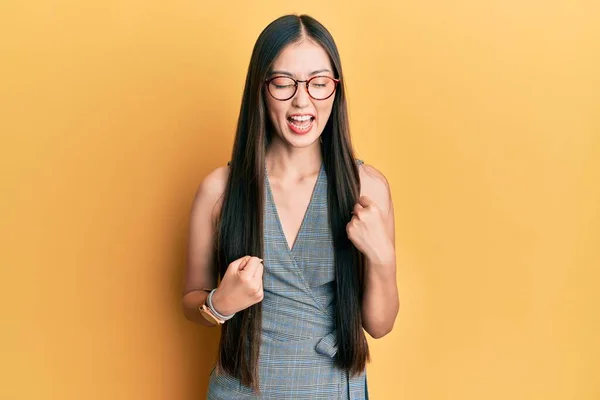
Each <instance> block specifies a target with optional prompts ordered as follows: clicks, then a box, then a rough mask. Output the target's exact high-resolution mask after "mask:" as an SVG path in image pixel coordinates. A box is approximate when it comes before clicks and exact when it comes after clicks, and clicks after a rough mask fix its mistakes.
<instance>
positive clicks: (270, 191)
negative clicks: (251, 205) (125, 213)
mask: <svg viewBox="0 0 600 400" xmlns="http://www.w3.org/2000/svg"><path fill="white" fill-rule="evenodd" d="M323 170H324V164H323V163H321V166H320V167H319V173H318V174H317V180H316V181H315V185H314V186H313V189H312V193H311V195H310V200H309V202H308V206H306V210H305V211H304V216H303V217H302V222H301V223H300V227H299V228H298V232H297V233H296V236H295V238H294V243H292V244H291V245H290V243H289V242H288V239H287V237H286V236H285V231H284V230H283V224H282V222H281V218H280V217H279V210H278V209H277V204H276V203H275V196H273V190H272V189H271V182H270V180H269V174H268V172H267V166H266V164H265V178H266V179H265V182H266V186H267V193H268V196H269V199H270V200H271V204H272V206H273V210H274V213H275V219H276V220H277V225H278V226H279V234H280V235H281V237H282V238H283V242H284V243H285V247H286V248H287V251H288V252H289V253H290V254H292V253H293V252H294V249H295V248H296V247H297V245H298V242H299V240H300V237H301V236H300V235H301V234H302V232H303V231H304V225H306V220H307V219H308V216H309V214H310V212H311V210H312V208H313V203H314V199H315V195H316V193H317V189H318V187H319V183H320V182H321V175H322V174H323Z"/></svg>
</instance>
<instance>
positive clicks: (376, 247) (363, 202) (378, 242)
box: [346, 196, 394, 265]
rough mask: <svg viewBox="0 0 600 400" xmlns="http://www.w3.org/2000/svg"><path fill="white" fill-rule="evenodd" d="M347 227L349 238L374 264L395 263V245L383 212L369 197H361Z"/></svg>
mask: <svg viewBox="0 0 600 400" xmlns="http://www.w3.org/2000/svg"><path fill="white" fill-rule="evenodd" d="M352 214H353V215H352V219H351V220H350V222H349V223H348V225H346V232H347V233H348V238H349V239H350V240H351V241H352V243H354V245H355V246H356V248H357V249H358V250H360V251H361V252H362V253H363V254H364V255H365V257H366V258H367V259H368V260H369V261H370V262H371V263H374V264H378V265H387V264H390V263H393V262H394V261H393V260H394V245H393V243H392V240H391V238H390V237H389V235H388V233H387V229H386V221H385V216H384V213H383V211H382V210H381V209H380V208H379V207H378V206H377V205H376V204H375V202H374V201H373V200H371V199H370V198H369V197H367V196H361V197H360V198H359V199H358V203H357V204H356V205H355V206H354V210H353V211H352Z"/></svg>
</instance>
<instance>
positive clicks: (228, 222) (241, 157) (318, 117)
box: [183, 15, 399, 400]
mask: <svg viewBox="0 0 600 400" xmlns="http://www.w3.org/2000/svg"><path fill="white" fill-rule="evenodd" d="M349 131H350V130H349V123H348V112H347V106H346V96H345V93H344V78H343V74H342V66H341V63H340V56H339V54H338V50H337V47H336V45H335V42H334V40H333V38H332V36H331V34H330V33H329V32H328V31H327V29H325V27H324V26H323V25H321V24H320V23H319V22H317V21H316V20H315V19H313V18H311V17H309V16H306V15H301V16H296V15H287V16H284V17H281V18H279V19H277V20H275V21H273V22H272V23H271V24H269V25H268V26H267V27H266V28H265V30H264V31H263V32H262V33H261V35H260V36H259V38H258V40H257V42H256V44H255V47H254V50H253V53H252V57H251V60H250V66H249V68H248V75H247V78H246V85H245V89H244V94H243V99H242V106H241V110H240V115H239V120H238V126H237V133H236V138H235V143H234V146H233V154H232V157H231V161H230V163H228V166H223V167H220V168H217V169H216V170H215V171H213V172H212V173H210V174H209V175H208V176H207V177H206V178H205V179H204V181H203V182H202V183H201V185H200V187H199V189H198V192H197V194H196V197H195V200H194V204H193V207H192V213H191V222H190V236H189V247H188V263H187V274H186V283H185V289H184V291H185V292H184V296H183V305H184V310H185V311H184V312H185V315H186V317H187V318H189V319H190V320H192V321H194V322H198V323H200V324H203V325H207V326H215V325H220V326H221V341H220V346H219V356H218V360H217V362H216V365H215V368H213V371H212V372H211V375H210V381H209V390H208V399H222V400H232V399H277V400H283V399H294V400H298V399H327V400H332V399H367V398H368V392H367V381H366V374H365V364H366V362H367V361H368V360H369V349H368V345H367V341H366V338H365V334H364V331H367V332H368V333H369V335H371V336H372V337H373V338H380V337H382V336H384V335H386V334H387V333H388V332H390V331H391V329H392V327H393V325H394V321H395V319H396V315H397V313H398V304H399V301H398V289H397V285H396V262H395V248H394V212H393V206H392V199H391V196H390V189H389V186H388V184H387V180H386V179H385V177H384V176H383V175H382V174H381V173H380V172H379V171H377V170H376V169H375V168H374V167H372V166H369V165H367V164H364V163H363V162H362V161H360V160H357V159H355V157H354V152H353V149H352V145H351V141H350V132H349ZM218 282H219V284H218V286H217V283H218ZM363 329H364V330H363Z"/></svg>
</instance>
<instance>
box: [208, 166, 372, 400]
mask: <svg viewBox="0 0 600 400" xmlns="http://www.w3.org/2000/svg"><path fill="white" fill-rule="evenodd" d="M357 163H358V164H359V165H360V164H362V161H360V160H357ZM265 175H266V174H265ZM327 214H328V210H327V176H326V174H325V168H324V166H323V165H322V166H321V169H320V171H319V176H318V178H317V182H316V184H315V187H314V189H313V193H312V198H311V201H310V203H309V206H308V209H307V211H306V214H305V216H304V220H303V222H302V225H301V227H300V231H299V232H298V235H297V238H296V241H295V243H294V245H293V246H292V248H291V249H290V248H289V246H288V244H287V241H286V239H285V235H284V234H283V229H282V226H281V222H280V220H279V216H278V214H277V208H276V207H275V203H274V201H273V195H272V193H271V188H270V184H269V180H268V177H266V176H265V216H264V218H265V220H264V222H265V223H264V246H265V254H264V257H263V259H264V266H265V268H264V274H263V282H264V284H263V286H264V299H263V321H262V329H263V331H262V340H261V349H260V358H259V387H260V394H255V393H253V392H252V390H251V389H250V388H248V387H246V386H243V385H242V384H241V383H240V382H239V380H238V379H236V378H234V377H232V376H229V375H226V374H216V372H215V370H214V368H213V371H212V372H211V375H210V381H209V389H208V397H207V399H209V400H234V399H235V400H237V399H272V400H286V399H290V400H303V399H311V400H320V399H323V400H335V399H343V400H347V399H351V400H364V399H368V394H367V380H366V373H365V372H363V373H362V374H361V375H359V376H355V377H351V378H350V377H349V376H348V374H347V373H346V372H345V371H344V370H341V369H339V368H338V367H336V366H335V365H334V357H335V354H336V351H337V347H336V336H335V307H336V299H335V286H334V284H335V282H334V280H335V273H334V253H333V242H332V237H331V231H330V228H329V219H328V215H327Z"/></svg>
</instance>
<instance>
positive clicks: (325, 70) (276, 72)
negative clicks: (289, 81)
mask: <svg viewBox="0 0 600 400" xmlns="http://www.w3.org/2000/svg"><path fill="white" fill-rule="evenodd" d="M322 72H331V70H329V69H318V70H316V71H313V72H311V73H310V74H308V76H313V75H317V74H320V73H322ZM269 75H287V76H289V77H293V76H294V75H293V74H292V73H290V72H287V71H271V72H270V73H269Z"/></svg>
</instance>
